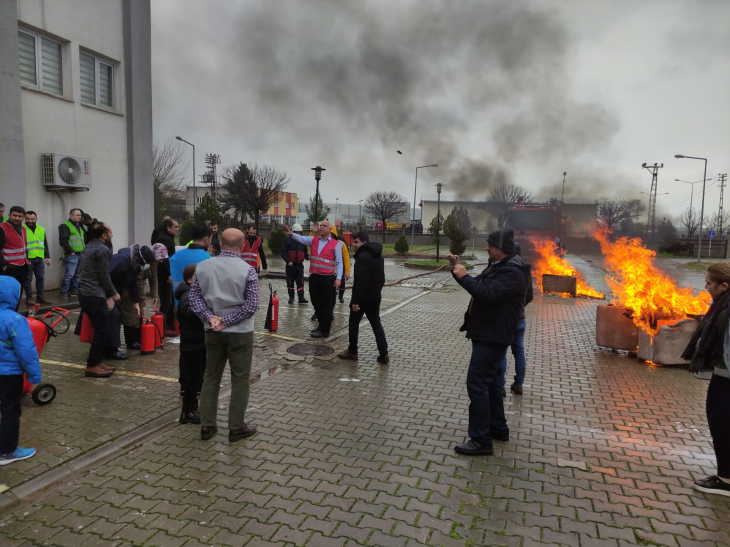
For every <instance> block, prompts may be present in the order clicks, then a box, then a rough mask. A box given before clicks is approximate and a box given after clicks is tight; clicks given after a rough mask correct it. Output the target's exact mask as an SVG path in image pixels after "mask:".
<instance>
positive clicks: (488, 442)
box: [447, 230, 531, 456]
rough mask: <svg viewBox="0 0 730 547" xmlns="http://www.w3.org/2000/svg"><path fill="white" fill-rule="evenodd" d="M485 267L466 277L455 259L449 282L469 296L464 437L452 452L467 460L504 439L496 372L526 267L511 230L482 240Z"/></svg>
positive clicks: (519, 310)
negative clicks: (484, 242)
mask: <svg viewBox="0 0 730 547" xmlns="http://www.w3.org/2000/svg"><path fill="white" fill-rule="evenodd" d="M487 252H488V253H489V259H490V265H489V267H487V268H486V269H485V270H484V271H483V272H482V273H481V274H479V275H478V276H477V277H471V276H470V275H468V274H467V273H466V268H464V266H463V265H461V264H459V262H458V260H459V257H458V256H451V255H449V256H448V257H447V258H453V259H454V260H455V261H456V264H455V265H454V266H452V267H451V271H452V273H453V275H454V278H455V279H456V280H457V282H458V283H459V285H461V286H462V288H464V289H465V290H466V291H467V292H468V293H469V294H470V295H471V301H470V302H469V308H468V309H467V311H466V314H465V315H464V325H463V326H462V327H461V329H459V330H461V331H466V337H467V338H468V339H470V340H471V342H472V353H471V361H470V362H469V371H468V373H467V377H466V389H467V392H468V393H469V401H470V403H469V437H470V439H471V440H469V441H467V442H465V443H463V444H458V445H456V446H455V447H454V450H456V451H457V452H458V453H460V454H466V455H469V456H473V455H478V454H484V455H491V454H492V453H493V449H492V440H493V439H497V440H498V441H507V440H509V428H508V427H507V420H506V418H505V416H504V404H503V402H502V388H501V386H500V383H499V376H500V374H499V372H500V367H501V364H502V359H503V357H504V355H505V353H506V351H507V348H508V347H509V346H510V344H512V343H513V342H514V341H515V335H516V333H517V325H518V323H519V320H520V317H521V316H522V314H523V313H524V307H525V298H526V294H527V283H528V281H529V280H530V278H531V275H530V268H529V267H528V266H527V265H526V264H525V263H524V262H523V261H522V259H521V258H520V257H519V256H517V255H516V254H515V243H514V233H513V232H512V230H498V231H496V232H493V233H491V234H489V237H488V238H487Z"/></svg>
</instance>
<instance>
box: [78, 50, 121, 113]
mask: <svg viewBox="0 0 730 547" xmlns="http://www.w3.org/2000/svg"><path fill="white" fill-rule="evenodd" d="M79 64H80V72H81V102H83V103H87V104H94V105H97V106H104V107H106V108H114V67H112V65H110V64H109V63H105V62H104V61H101V60H99V59H97V58H96V57H92V56H91V55H88V54H86V53H79Z"/></svg>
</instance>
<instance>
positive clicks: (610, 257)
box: [595, 228, 712, 334]
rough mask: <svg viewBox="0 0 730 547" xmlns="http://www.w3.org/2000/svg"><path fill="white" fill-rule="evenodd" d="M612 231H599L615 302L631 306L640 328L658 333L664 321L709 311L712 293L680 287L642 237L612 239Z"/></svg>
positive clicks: (598, 236)
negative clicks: (661, 268) (662, 268)
mask: <svg viewBox="0 0 730 547" xmlns="http://www.w3.org/2000/svg"><path fill="white" fill-rule="evenodd" d="M609 234H610V232H608V231H607V230H606V229H605V228H604V229H599V230H598V231H597V232H596V234H595V238H596V240H597V241H598V242H599V243H600V244H601V252H602V253H603V255H604V266H605V267H606V270H608V272H609V276H608V277H607V278H606V281H607V282H608V286H609V287H611V290H612V291H613V295H614V304H620V305H622V306H625V307H626V308H628V309H630V310H631V311H632V312H633V320H634V323H635V324H636V325H637V326H638V327H639V328H641V329H643V330H645V331H646V332H648V333H650V334H656V333H657V332H659V326H661V324H664V323H667V322H670V321H671V322H675V321H678V320H680V319H686V318H687V316H688V315H704V314H705V313H707V308H708V306H709V305H710V301H711V300H712V298H711V297H710V295H709V293H707V292H701V293H700V294H699V295H697V296H695V295H694V293H693V291H692V289H691V288H689V287H684V288H681V289H680V288H679V287H677V285H676V283H675V282H674V280H672V279H671V278H670V277H669V276H668V275H666V274H665V273H663V272H661V271H660V270H659V269H657V268H656V267H655V266H654V260H653V259H654V256H656V253H655V252H654V251H652V250H650V249H647V248H646V247H645V246H644V244H643V242H642V241H641V239H639V238H634V239H629V238H628V237H622V238H619V239H617V240H616V241H615V242H611V241H609V238H608V236H609Z"/></svg>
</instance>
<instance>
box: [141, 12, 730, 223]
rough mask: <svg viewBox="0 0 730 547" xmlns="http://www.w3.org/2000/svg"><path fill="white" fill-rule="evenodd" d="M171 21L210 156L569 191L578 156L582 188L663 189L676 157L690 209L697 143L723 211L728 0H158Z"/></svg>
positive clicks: (160, 124)
mask: <svg viewBox="0 0 730 547" xmlns="http://www.w3.org/2000/svg"><path fill="white" fill-rule="evenodd" d="M152 30H153V38H152V46H153V53H152V63H153V96H154V105H153V107H154V110H153V112H154V114H153V115H154V132H155V139H156V140H166V139H171V138H174V137H175V135H181V136H182V137H183V138H185V139H187V140H189V141H190V142H192V143H194V144H195V145H196V149H197V157H196V159H197V169H198V174H202V172H203V170H204V166H203V159H204V156H205V154H206V153H209V152H215V153H217V154H220V156H221V161H222V164H223V165H230V164H233V163H237V162H240V161H243V162H257V163H265V164H270V165H274V166H276V167H278V168H279V169H282V170H284V171H286V172H287V173H288V174H289V175H290V176H291V179H292V180H291V183H290V185H289V188H288V189H289V190H290V191H292V192H297V193H298V194H299V195H300V197H301V198H302V199H308V198H309V197H310V196H311V195H313V194H314V179H313V176H312V172H311V171H310V167H313V166H315V165H317V164H320V165H322V166H323V167H325V168H327V171H326V172H325V174H324V176H323V180H322V183H321V186H320V191H321V192H322V195H323V197H324V199H325V201H327V202H334V201H335V198H339V199H340V202H344V203H348V202H350V203H357V201H358V200H359V199H362V198H365V197H366V196H367V194H369V193H370V192H372V191H375V190H391V189H393V190H397V191H400V192H401V193H403V194H404V195H405V196H406V197H408V198H409V200H410V199H412V197H413V174H414V168H415V167H416V166H417V165H426V164H431V163H438V164H439V165H440V167H439V168H434V169H423V170H421V171H420V172H419V190H418V195H419V197H420V196H421V195H424V196H425V195H431V194H433V185H434V184H436V183H437V182H442V183H444V184H447V185H448V189H447V190H448V192H449V193H450V194H452V195H459V196H461V197H473V198H474V199H479V198H482V197H483V196H484V195H485V194H486V193H487V192H488V190H489V188H491V187H493V186H494V185H498V184H502V183H504V182H513V183H516V184H521V185H523V186H526V187H528V188H530V189H531V190H533V192H534V193H535V194H536V195H540V196H546V197H550V196H559V192H560V190H559V187H560V182H561V181H562V172H563V171H567V172H568V177H567V181H568V185H567V190H566V199H567V198H568V197H571V198H579V197H580V198H585V199H586V200H592V199H595V198H598V197H602V196H605V195H607V196H619V197H641V198H642V199H644V198H646V197H647V196H642V195H641V194H639V192H640V191H645V192H648V189H649V185H650V181H651V176H650V174H649V173H648V172H646V171H644V170H642V169H641V167H640V166H641V164H642V163H644V162H648V163H654V162H659V163H662V162H663V163H664V165H665V167H664V169H662V170H660V178H659V193H660V194H661V193H663V192H669V195H667V196H659V197H658V204H659V212H660V213H665V214H667V213H668V214H672V215H676V214H679V213H680V212H681V211H682V210H683V209H685V208H686V207H687V206H688V205H689V195H690V185H688V184H683V183H677V182H674V179H675V178H678V179H684V180H689V181H695V180H701V179H702V170H703V162H699V161H693V160H678V159H675V158H674V155H675V154H685V155H694V156H706V157H708V158H709V161H708V168H707V176H708V178H712V179H713V181H712V182H710V183H708V190H707V201H706V209H707V210H708V212H709V213H711V212H713V211H716V210H717V205H718V196H719V188H718V187H717V184H716V183H715V180H716V179H717V173H718V172H727V171H728V164H729V163H730V161H728V152H729V151H730V109H728V97H730V2H728V1H725V0H704V1H703V0H688V1H683V2H682V1H672V0H657V1H648V0H645V1H641V0H631V1H623V0H613V1H611V2H605V1H602V0H600V1H599V0H595V1H588V0H584V1H578V0H560V1H557V0H555V1H540V2H527V1H526V2H519V1H516V2H510V3H506V2H501V1H500V2H497V1H491V2H490V1H484V0H463V1H460V2H445V1H444V2H439V1H433V0H400V1H399V2H392V0H391V1H373V0H359V1H357V2H355V1H349V0H348V1H345V0H338V1H335V0H308V1H306V2H283V1H280V2H276V1H271V0H265V1H247V2H230V1H211V0H206V1H205V2H199V1H194V0H156V1H155V2H153V3H152ZM396 150H401V151H402V152H403V154H402V155H399V154H397V153H396ZM701 186H702V185H701V184H698V185H695V186H694V188H695V192H696V194H695V195H696V196H699V195H700V194H701ZM698 203H699V200H698V199H697V198H696V199H695V206H696V207H697V206H698Z"/></svg>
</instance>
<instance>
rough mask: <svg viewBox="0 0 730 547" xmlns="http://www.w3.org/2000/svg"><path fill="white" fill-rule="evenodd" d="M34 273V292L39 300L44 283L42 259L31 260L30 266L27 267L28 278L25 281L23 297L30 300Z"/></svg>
mask: <svg viewBox="0 0 730 547" xmlns="http://www.w3.org/2000/svg"><path fill="white" fill-rule="evenodd" d="M34 273H35V292H36V296H37V297H38V298H39V299H40V298H43V294H44V290H43V287H44V281H45V278H46V265H45V264H44V263H43V259H42V258H31V259H30V266H28V278H27V279H26V281H25V297H26V298H30V297H31V296H32V295H33V274H34Z"/></svg>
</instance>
